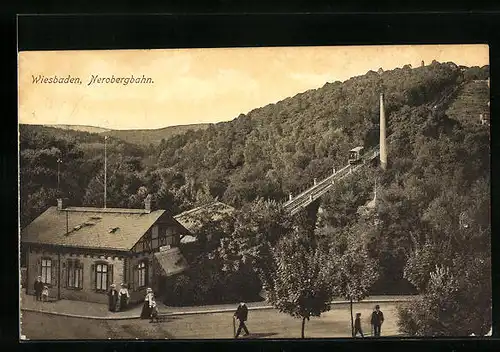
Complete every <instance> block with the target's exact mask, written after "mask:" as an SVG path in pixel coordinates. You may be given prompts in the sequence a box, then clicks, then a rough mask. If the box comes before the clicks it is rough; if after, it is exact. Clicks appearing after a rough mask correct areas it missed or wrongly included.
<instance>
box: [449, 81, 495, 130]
mask: <svg viewBox="0 0 500 352" xmlns="http://www.w3.org/2000/svg"><path fill="white" fill-rule="evenodd" d="M489 97H490V90H489V87H488V81H487V80H475V81H470V82H467V83H465V84H464V85H463V86H462V88H461V89H460V90H459V92H458V94H457V96H456V98H455V100H454V101H453V102H452V103H451V105H450V106H449V108H448V109H447V110H446V115H448V117H449V118H451V119H454V120H457V121H460V122H468V123H471V122H473V123H481V119H480V116H481V115H482V116H483V118H484V119H487V120H489V115H490V111H489V106H488V101H489V99H490V98H489Z"/></svg>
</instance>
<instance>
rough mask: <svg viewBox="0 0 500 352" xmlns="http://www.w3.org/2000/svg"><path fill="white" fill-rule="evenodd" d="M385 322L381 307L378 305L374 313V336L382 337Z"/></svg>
mask: <svg viewBox="0 0 500 352" xmlns="http://www.w3.org/2000/svg"><path fill="white" fill-rule="evenodd" d="M383 322H384V313H382V311H381V310H380V306H379V305H378V304H377V305H376V306H375V310H374V311H373V313H372V320H371V323H372V326H373V336H380V330H381V328H382V323H383Z"/></svg>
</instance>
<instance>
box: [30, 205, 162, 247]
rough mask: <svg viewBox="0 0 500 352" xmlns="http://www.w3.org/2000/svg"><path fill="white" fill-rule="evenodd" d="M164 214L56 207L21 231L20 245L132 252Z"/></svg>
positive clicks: (160, 211)
mask: <svg viewBox="0 0 500 352" xmlns="http://www.w3.org/2000/svg"><path fill="white" fill-rule="evenodd" d="M164 213H165V210H155V211H151V212H147V211H145V210H144V209H121V208H106V209H103V208H85V207H68V208H65V209H62V210H58V208H57V207H55V206H54V207H50V208H48V209H47V210H46V211H45V212H44V213H42V214H41V215H40V216H39V217H37V218H36V219H35V220H33V222H32V223H31V224H29V225H28V226H27V227H26V228H24V229H23V230H22V231H21V241H22V242H25V243H37V244H50V245H58V246H68V247H79V248H103V249H114V250H123V251H129V250H130V249H131V248H132V247H133V246H134V245H135V244H136V242H137V241H139V239H140V238H141V237H142V236H143V235H144V234H145V233H146V232H147V231H148V230H149V228H150V227H151V226H152V225H153V224H154V223H155V222H156V221H158V219H159V218H160V217H161V216H162V215H163V214H164ZM66 220H67V224H68V226H67V227H66ZM66 228H68V230H69V232H67V231H66Z"/></svg>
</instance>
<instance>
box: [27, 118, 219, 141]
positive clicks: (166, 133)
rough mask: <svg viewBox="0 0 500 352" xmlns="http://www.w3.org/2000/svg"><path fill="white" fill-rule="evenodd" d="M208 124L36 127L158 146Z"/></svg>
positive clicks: (204, 127)
mask: <svg viewBox="0 0 500 352" xmlns="http://www.w3.org/2000/svg"><path fill="white" fill-rule="evenodd" d="M210 125H211V124H210V123H200V124H193V125H179V126H169V127H164V128H157V129H143V130H113V129H110V128H102V127H95V126H86V125H36V126H45V127H51V128H57V129H62V130H72V131H79V132H88V133H99V134H103V135H106V136H110V137H114V138H117V139H121V140H122V141H125V142H127V143H132V144H138V145H143V146H149V145H150V144H153V145H158V144H160V142H161V140H162V139H167V138H169V137H172V136H175V135H178V134H182V133H184V132H186V131H189V130H193V131H197V130H204V129H206V128H208V126H210Z"/></svg>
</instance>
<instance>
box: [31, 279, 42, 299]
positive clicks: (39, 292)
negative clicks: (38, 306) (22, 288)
mask: <svg viewBox="0 0 500 352" xmlns="http://www.w3.org/2000/svg"><path fill="white" fill-rule="evenodd" d="M33 286H34V287H33V288H34V290H35V299H36V300H37V301H41V300H42V290H43V282H42V277H41V276H38V277H37V278H36V280H35V284H34V285H33Z"/></svg>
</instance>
